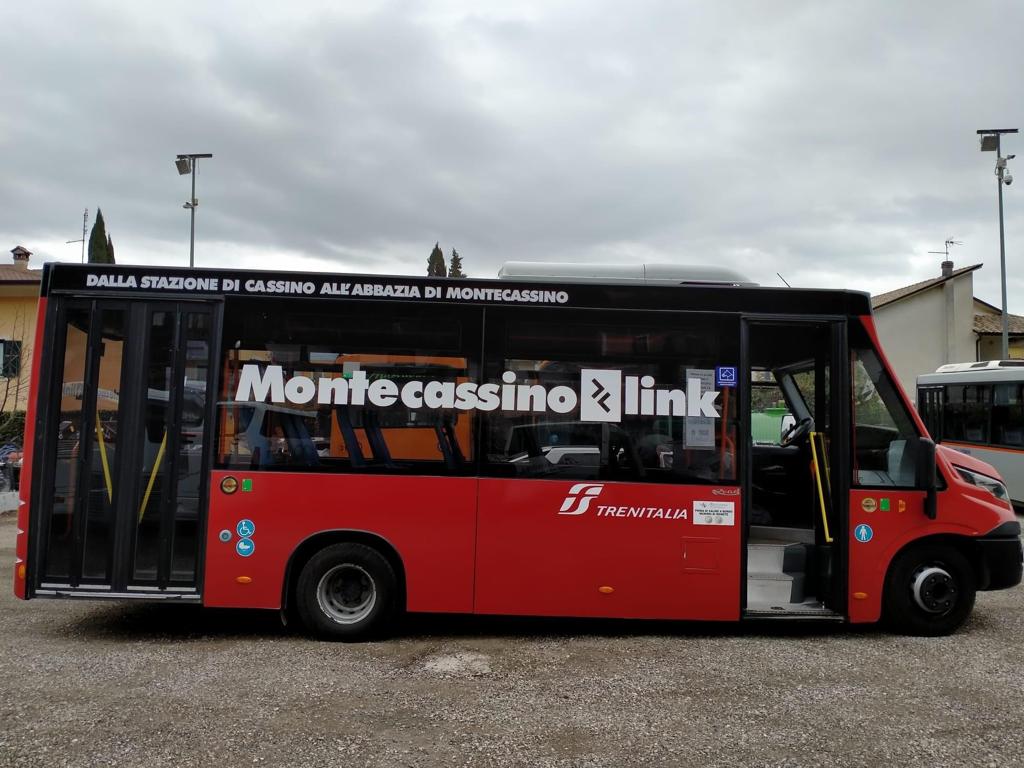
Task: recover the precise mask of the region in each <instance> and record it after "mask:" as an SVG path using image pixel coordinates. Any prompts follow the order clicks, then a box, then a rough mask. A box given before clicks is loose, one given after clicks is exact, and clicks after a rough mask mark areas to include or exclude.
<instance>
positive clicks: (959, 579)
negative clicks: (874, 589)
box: [884, 544, 977, 637]
mask: <svg viewBox="0 0 1024 768" xmlns="http://www.w3.org/2000/svg"><path fill="white" fill-rule="evenodd" d="M976 587H977V585H976V582H975V575H974V569H973V568H972V567H971V564H970V563H969V562H968V561H967V558H966V557H964V556H963V555H962V554H961V553H960V552H959V551H958V550H957V549H956V548H955V547H951V546H949V545H948V544H921V545H918V546H915V547H912V548H910V549H908V550H906V551H904V552H902V553H900V554H899V555H898V556H897V557H896V559H895V560H894V561H893V563H892V565H891V566H890V568H889V576H888V578H887V579H886V586H885V606H884V619H885V622H886V624H888V625H889V626H890V627H892V628H893V629H895V630H897V631H899V632H902V633H904V634H908V635H919V636H925V637H935V636H938V635H948V634H951V633H953V632H955V631H956V630H957V629H958V628H959V627H960V625H961V624H963V623H964V622H965V621H966V620H967V617H968V616H969V615H970V614H971V609H972V608H973V607H974V597H975V592H976Z"/></svg>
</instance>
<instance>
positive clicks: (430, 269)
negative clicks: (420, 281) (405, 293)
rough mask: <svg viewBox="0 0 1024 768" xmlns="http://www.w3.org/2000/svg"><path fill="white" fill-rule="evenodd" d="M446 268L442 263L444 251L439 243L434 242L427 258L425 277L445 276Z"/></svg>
mask: <svg viewBox="0 0 1024 768" xmlns="http://www.w3.org/2000/svg"><path fill="white" fill-rule="evenodd" d="M447 275H448V269H447V268H446V267H445V265H444V251H442V250H441V245H440V243H434V250H432V251H431V252H430V258H428V259H427V277H446V276H447Z"/></svg>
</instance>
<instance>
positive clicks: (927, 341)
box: [871, 261, 1024, 399]
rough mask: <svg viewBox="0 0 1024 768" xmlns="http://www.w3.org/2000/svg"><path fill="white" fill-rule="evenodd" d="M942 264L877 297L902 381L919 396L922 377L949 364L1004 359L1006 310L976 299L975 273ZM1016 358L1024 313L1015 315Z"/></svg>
mask: <svg viewBox="0 0 1024 768" xmlns="http://www.w3.org/2000/svg"><path fill="white" fill-rule="evenodd" d="M981 266H982V265H981V264H973V265H971V266H969V267H962V268H960V269H954V268H953V262H951V261H944V262H942V272H941V274H940V275H939V276H938V277H934V278H931V279H930V280H922V281H921V282H919V283H914V284H913V285H908V286H905V287H903V288H897V289H896V290H895V291H889V292H888V293H883V294H880V295H878V296H874V297H872V299H871V305H872V307H873V309H874V313H875V324H876V326H877V327H878V335H879V337H880V339H881V342H882V349H884V350H885V354H886V356H887V357H888V358H889V362H890V363H891V364H892V367H893V370H895V372H896V375H897V377H898V378H899V380H900V383H901V384H902V385H903V388H904V389H905V390H906V391H907V393H908V394H909V395H910V397H911V399H915V398H916V389H917V385H916V381H917V377H918V376H919V375H920V374H922V373H933V372H934V371H935V369H936V368H938V367H939V366H940V365H944V364H946V363H963V362H973V361H976V360H995V359H998V357H999V351H1000V336H1001V333H1002V312H1001V311H1000V310H999V308H998V307H993V306H992V305H991V304H987V303H986V302H984V301H981V300H980V299H976V298H975V297H974V272H975V270H977V269H979V268H981ZM1009 321H1010V357H1015V358H1016V357H1020V358H1024V317H1020V316H1018V315H1010V317H1009Z"/></svg>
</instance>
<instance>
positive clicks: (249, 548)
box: [235, 539, 256, 557]
mask: <svg viewBox="0 0 1024 768" xmlns="http://www.w3.org/2000/svg"><path fill="white" fill-rule="evenodd" d="M255 551H256V543H255V542H254V541H253V540H252V539H239V540H238V542H237V543H236V544H235V552H237V553H238V554H239V555H241V556H242V557H249V555H251V554H252V553H253V552H255Z"/></svg>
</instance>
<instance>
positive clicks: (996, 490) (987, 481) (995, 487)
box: [956, 467, 1010, 504]
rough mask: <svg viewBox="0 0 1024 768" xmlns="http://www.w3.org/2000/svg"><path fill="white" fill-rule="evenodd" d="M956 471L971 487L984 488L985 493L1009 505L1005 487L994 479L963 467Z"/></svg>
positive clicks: (1008, 495) (1008, 496)
mask: <svg viewBox="0 0 1024 768" xmlns="http://www.w3.org/2000/svg"><path fill="white" fill-rule="evenodd" d="M956 471H957V472H959V473H960V477H962V478H963V479H964V480H966V481H967V482H968V483H970V484H971V485H976V486H978V487H979V488H984V489H985V490H986V491H988V492H989V493H991V494H992V495H993V496H995V497H996V498H997V499H999V500H1000V501H1005V502H1006V503H1007V504H1009V503H1010V494H1009V493H1007V492H1006V486H1005V485H1003V484H1002V483H1001V482H999V481H998V480H996V479H995V478H994V477H989V476H988V475H982V474H979V473H977V472H971V470H969V469H964V468H963V467H957V468H956Z"/></svg>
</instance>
